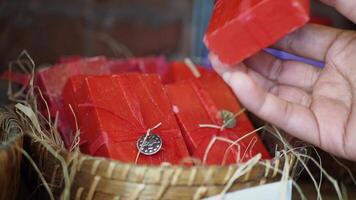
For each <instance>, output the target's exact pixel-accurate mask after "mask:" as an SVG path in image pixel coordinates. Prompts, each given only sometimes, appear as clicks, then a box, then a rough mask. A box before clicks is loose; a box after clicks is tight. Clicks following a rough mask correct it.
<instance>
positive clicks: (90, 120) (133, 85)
mask: <svg viewBox="0 0 356 200" xmlns="http://www.w3.org/2000/svg"><path fill="white" fill-rule="evenodd" d="M71 79H72V81H71V82H68V85H67V86H66V87H65V90H64V92H63V94H64V99H65V103H66V104H65V105H67V104H68V103H70V104H74V106H73V105H72V106H73V107H76V108H75V109H74V110H75V112H76V116H77V118H78V123H79V127H80V130H81V136H83V138H85V140H87V144H86V148H85V149H82V150H83V151H86V152H85V153H89V154H91V155H95V156H104V157H109V158H112V159H117V160H120V161H124V162H131V163H132V162H135V159H136V156H137V152H138V150H137V148H136V142H137V140H138V139H139V138H140V137H141V136H142V135H144V134H146V131H147V130H148V129H149V128H152V127H154V126H155V125H157V124H158V123H162V124H161V126H159V127H158V128H157V129H155V130H153V131H152V132H153V133H154V134H157V135H159V136H160V137H161V139H162V141H163V142H162V144H163V146H162V149H161V150H160V151H159V152H158V153H157V154H154V155H152V156H145V155H142V154H140V156H139V159H138V163H139V164H154V165H158V164H161V163H162V162H169V163H172V164H179V163H180V162H181V160H182V159H183V158H185V157H188V156H189V153H188V150H187V148H186V145H185V142H184V139H183V136H182V134H181V131H180V129H179V126H178V124H177V122H176V120H175V116H174V114H173V112H172V109H171V104H170V102H169V100H168V97H167V95H166V94H165V91H164V90H163V86H162V84H161V82H160V79H159V77H158V76H157V75H147V74H146V75H141V74H122V75H113V76H88V77H86V78H84V81H83V82H84V83H82V84H80V83H78V82H80V80H82V77H73V78H71ZM73 83H74V84H73ZM71 85H72V87H71ZM73 85H77V86H79V87H73ZM73 94H74V95H73ZM73 96H74V97H73ZM73 128H74V127H73Z"/></svg>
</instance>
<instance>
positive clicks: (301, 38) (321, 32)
mask: <svg viewBox="0 0 356 200" xmlns="http://www.w3.org/2000/svg"><path fill="white" fill-rule="evenodd" d="M324 2H325V3H327V4H329V5H331V6H334V7H335V8H336V9H337V10H338V11H339V12H341V13H342V14H344V15H345V16H346V17H348V18H349V19H350V20H352V21H353V22H354V23H356V11H355V10H356V1H354V0H324ZM274 47H275V48H278V49H281V50H284V51H287V52H290V53H293V54H296V55H300V56H304V57H308V58H312V59H316V60H320V61H323V62H325V63H326V65H325V68H323V69H317V68H315V67H313V66H311V65H308V64H304V63H301V62H297V61H282V60H279V59H277V58H275V57H273V56H272V55H270V54H268V53H266V52H260V53H258V54H257V55H254V56H253V57H251V58H249V59H247V60H246V61H244V63H241V64H238V65H236V66H225V65H224V64H222V63H220V61H219V60H218V59H217V58H216V56H214V55H211V56H210V59H211V61H212V64H213V66H214V69H215V70H216V71H217V72H218V73H219V74H220V75H221V76H222V77H223V79H224V80H225V81H226V82H227V83H228V84H229V85H230V86H231V88H232V89H233V91H234V92H235V94H236V95H237V96H238V98H239V100H240V101H241V103H242V104H243V105H244V106H245V107H246V108H247V109H249V110H250V111H251V112H253V113H254V114H256V115H257V116H259V117H260V118H262V119H264V120H266V121H269V122H271V123H273V124H275V125H276V126H278V127H280V128H282V129H284V130H285V131H287V132H288V133H290V134H291V135H293V136H295V137H297V138H299V139H302V140H305V141H307V142H309V143H312V144H314V145H316V146H318V147H320V148H322V149H324V150H325V151H328V152H330V153H333V154H335V155H337V156H340V157H343V158H347V159H352V160H355V161H356V32H355V31H346V30H339V29H335V28H330V27H325V26H319V25H306V26H305V27H303V28H301V29H300V30H298V31H296V32H294V33H292V34H290V35H288V36H286V37H285V38H284V39H282V40H281V41H279V42H277V44H275V46H274ZM236 48H239V47H236ZM241 48H243V47H241Z"/></svg>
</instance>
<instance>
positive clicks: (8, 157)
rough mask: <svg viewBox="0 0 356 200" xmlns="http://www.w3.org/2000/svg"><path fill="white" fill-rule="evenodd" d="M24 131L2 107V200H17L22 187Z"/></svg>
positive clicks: (0, 109)
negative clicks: (21, 168) (21, 169)
mask: <svg viewBox="0 0 356 200" xmlns="http://www.w3.org/2000/svg"><path fill="white" fill-rule="evenodd" d="M21 148H22V129H21V126H20V123H18V120H17V119H16V118H15V115H14V114H13V113H11V112H10V111H9V109H7V108H5V107H0V200H12V199H15V198H16V195H17V191H18V189H19V185H20V183H19V182H20V165H21V152H20V151H19V149H21Z"/></svg>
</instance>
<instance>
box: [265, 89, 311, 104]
mask: <svg viewBox="0 0 356 200" xmlns="http://www.w3.org/2000/svg"><path fill="white" fill-rule="evenodd" d="M270 92H271V93H272V94H274V95H275V96H277V97H279V98H281V99H283V100H285V101H288V102H291V103H295V104H299V105H302V106H305V107H309V106H310V105H311V102H312V98H311V96H310V94H308V93H307V92H305V91H304V90H301V89H299V88H296V87H291V86H285V85H275V86H274V87H273V88H271V89H270Z"/></svg>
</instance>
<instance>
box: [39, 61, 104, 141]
mask: <svg viewBox="0 0 356 200" xmlns="http://www.w3.org/2000/svg"><path fill="white" fill-rule="evenodd" d="M106 62H107V60H106V58H104V57H94V58H88V59H83V60H80V61H76V62H67V63H62V64H58V65H55V66H53V67H50V68H43V69H40V70H38V72H37V74H36V78H37V84H38V86H39V88H40V90H41V93H42V95H43V96H44V98H45V100H46V103H47V104H48V107H49V111H50V115H51V116H52V117H55V116H56V115H57V112H58V113H59V119H58V128H59V131H60V132H61V133H62V134H64V135H62V136H63V137H62V138H63V140H64V142H65V145H66V146H69V145H70V144H71V139H70V138H66V135H70V134H68V132H69V131H70V127H69V126H68V124H67V123H66V117H65V116H64V115H63V100H62V97H61V95H62V90H63V87H64V85H65V83H66V82H67V80H68V78H69V77H70V76H73V75H76V74H81V73H89V74H90V73H99V72H101V73H108V71H107V70H102V69H101V68H100V67H101V66H103V65H104V64H105V63H106ZM83 70H84V72H83ZM38 102H42V101H38ZM44 106H45V105H43V103H42V104H41V105H40V107H41V108H42V110H43V114H47V112H46V110H45V109H46V108H45V107H44Z"/></svg>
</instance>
